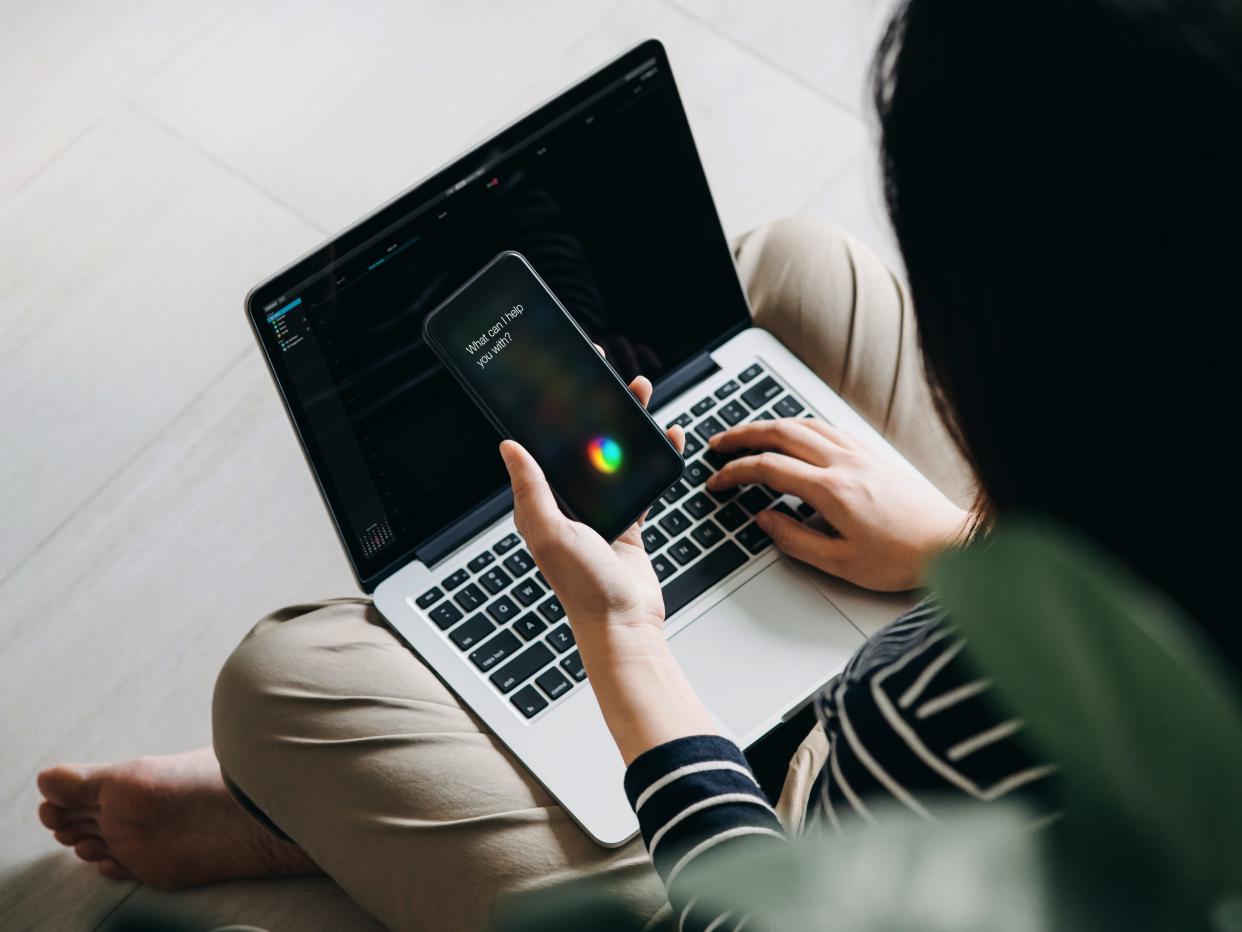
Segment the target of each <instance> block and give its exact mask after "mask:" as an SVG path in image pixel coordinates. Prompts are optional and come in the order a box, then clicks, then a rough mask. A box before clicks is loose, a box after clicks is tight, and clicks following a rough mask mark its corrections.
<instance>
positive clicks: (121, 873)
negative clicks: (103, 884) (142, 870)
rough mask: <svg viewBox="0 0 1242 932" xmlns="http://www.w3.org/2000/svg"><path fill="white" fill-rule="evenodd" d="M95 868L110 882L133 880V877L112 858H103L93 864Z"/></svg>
mask: <svg viewBox="0 0 1242 932" xmlns="http://www.w3.org/2000/svg"><path fill="white" fill-rule="evenodd" d="M95 867H97V868H98V869H99V873H101V874H103V875H104V876H105V877H109V878H111V879H112V880H133V879H134V875H133V874H131V873H130V872H129V871H127V870H126V869H125V868H123V867H122V866H121V865H120V864H119V863H117V862H116V861H114V860H113V859H112V858H103V859H102V860H99V861H96V862H95Z"/></svg>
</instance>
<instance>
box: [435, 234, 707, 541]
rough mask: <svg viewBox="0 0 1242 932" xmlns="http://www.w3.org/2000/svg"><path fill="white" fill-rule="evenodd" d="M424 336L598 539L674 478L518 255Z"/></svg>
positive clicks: (605, 372)
mask: <svg viewBox="0 0 1242 932" xmlns="http://www.w3.org/2000/svg"><path fill="white" fill-rule="evenodd" d="M423 331H424V335H425V336H426V338H427V341H428V343H429V344H430V345H431V347H432V349H433V350H434V351H435V352H436V354H437V355H438V356H439V357H440V359H441V360H442V361H443V362H444V363H445V365H447V366H448V368H449V369H450V370H451V371H452V372H453V374H454V375H455V376H456V377H457V379H458V381H459V382H461V383H462V385H463V386H464V387H465V388H466V389H467V391H468V392H469V393H470V394H471V396H472V397H473V398H474V400H475V402H476V403H477V404H478V405H479V406H480V407H481V408H482V409H483V411H484V413H485V414H487V415H488V417H489V418H490V419H491V420H492V423H494V424H495V425H496V427H497V429H498V430H499V431H500V432H501V433H502V434H503V435H505V436H507V437H511V438H512V439H514V440H516V441H517V442H518V443H520V444H522V446H524V447H525V448H526V449H527V450H529V451H530V453H531V455H532V456H534V458H535V460H536V462H538V463H539V465H540V466H541V467H542V468H543V471H544V475H546V476H547V478H548V483H549V484H550V485H551V486H552V488H553V490H554V491H555V492H556V493H557V495H559V496H560V498H561V501H562V503H563V504H564V506H565V508H566V510H567V511H568V512H569V513H570V515H571V516H572V517H573V518H575V519H577V520H579V521H581V522H583V523H584V524H587V525H589V526H590V527H592V528H594V529H595V530H596V531H598V532H599V534H600V535H601V536H603V537H604V538H605V539H606V540H610V541H611V540H613V539H615V538H616V537H617V536H618V535H620V534H621V533H622V532H623V531H624V530H625V529H626V528H627V527H628V526H629V525H630V524H631V523H633V522H634V521H635V520H636V519H637V518H638V517H639V515H640V514H641V513H642V512H643V511H644V510H645V509H646V508H647V507H648V506H650V505H651V503H652V502H653V501H655V500H656V498H658V497H659V496H660V495H661V494H662V493H663V492H664V491H665V490H666V489H667V488H668V487H669V486H670V485H672V483H673V482H674V481H676V480H677V478H678V477H679V476H680V475H681V471H682V467H683V462H682V458H681V456H680V455H679V454H678V453H677V450H676V449H675V448H674V447H673V445H672V444H671V443H670V442H669V440H668V438H667V437H665V436H664V432H663V431H662V430H661V429H660V428H659V426H658V425H656V423H655V422H654V421H653V420H652V419H651V418H650V417H649V416H648V415H647V413H646V411H644V410H643V408H642V406H641V405H640V404H639V403H638V401H637V400H636V399H635V398H634V396H633V395H632V394H630V391H629V389H628V388H627V387H626V385H625V383H624V382H622V381H621V379H620V377H619V376H617V374H616V373H615V372H614V371H613V369H612V367H611V366H609V365H608V363H607V362H605V360H604V359H603V357H601V356H600V355H599V352H598V351H597V350H596V349H595V347H594V346H592V345H591V341H590V340H589V339H588V338H587V336H586V334H585V333H583V331H582V330H581V329H580V328H579V327H578V325H577V324H576V323H575V322H574V320H573V318H572V317H571V316H570V315H569V313H568V312H567V311H566V310H565V308H564V307H562V305H561V303H560V302H559V301H558V300H557V299H556V297H555V296H554V295H553V294H552V292H551V291H550V290H548V287H547V286H546V285H545V284H544V283H543V281H542V280H541V279H540V278H539V276H538V275H537V274H536V273H535V270H534V269H533V268H531V266H530V264H529V263H528V262H527V261H526V259H525V258H523V257H522V256H521V255H519V254H518V253H515V252H504V253H501V254H500V255H499V256H497V257H496V258H495V259H493V260H492V261H491V262H490V263H488V264H487V265H486V266H485V267H484V268H483V270H482V271H480V272H479V273H478V274H477V275H476V276H475V277H474V278H472V279H471V280H470V281H469V282H467V283H466V284H465V285H464V286H463V287H462V288H461V289H460V290H458V291H457V292H456V293H455V294H453V295H452V296H451V297H450V298H449V299H448V300H447V301H445V302H444V303H443V304H442V305H440V306H439V307H438V308H436V309H435V310H434V311H432V312H431V313H430V314H429V315H427V319H426V321H425V322H424V324H423ZM445 439H446V440H447V439H448V438H445Z"/></svg>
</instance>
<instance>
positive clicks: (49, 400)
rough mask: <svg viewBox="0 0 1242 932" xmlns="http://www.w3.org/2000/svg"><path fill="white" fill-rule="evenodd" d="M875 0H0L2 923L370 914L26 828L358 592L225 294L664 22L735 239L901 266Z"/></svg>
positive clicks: (158, 744) (357, 918)
mask: <svg viewBox="0 0 1242 932" xmlns="http://www.w3.org/2000/svg"><path fill="white" fill-rule="evenodd" d="M886 6H887V3H886V2H878V3H877V0H779V2H765V3H763V4H758V3H753V2H749V0H623V2H606V3H605V2H585V0H538V2H528V3H522V4H516V3H504V2H501V0H493V2H478V0H459V2H456V3H446V2H430V0H422V2H410V0H363V2H352V3H348V4H347V3H345V2H343V0H313V2H305V0H304V2H301V3H293V2H277V0H262V2H254V0H252V2H247V3H242V2H240V0H207V2H201V3H196V4H184V3H178V2H175V0H122V2H116V3H109V4H80V3H75V2H71V0H45V2H41V3H38V4H17V3H15V2H8V3H0V80H2V82H3V85H4V86H5V87H6V88H7V89H8V91H9V92H8V93H6V94H5V95H4V96H3V98H2V99H0V138H2V139H3V140H4V144H3V145H2V146H0V328H2V329H0V333H2V336H0V412H2V414H0V436H3V437H4V441H3V456H2V457H0V507H2V508H3V514H4V521H3V525H2V526H0V605H3V606H4V608H3V610H2V612H0V709H3V715H0V747H3V748H4V760H5V766H4V768H3V771H2V772H0V927H3V928H5V929H46V928H56V929H68V930H78V929H81V930H88V929H93V928H95V927H96V926H97V925H98V923H99V922H100V921H101V920H102V919H103V917H104V916H105V915H106V914H108V913H109V911H111V910H114V909H116V908H118V907H119V908H123V909H133V908H136V907H141V906H144V905H145V906H152V905H167V904H168V903H171V902H175V903H176V904H177V905H178V906H180V907H182V908H184V909H188V910H190V911H192V912H193V913H194V914H195V915H198V916H201V917H203V920H204V922H206V921H207V919H208V917H210V918H214V919H217V920H219V921H220V922H222V923H223V922H244V923H249V924H256V925H264V926H267V927H268V928H270V929H273V930H284V929H298V930H308V929H312V930H313V929H342V928H371V927H372V924H371V923H370V922H369V920H367V919H366V918H365V917H364V916H362V915H361V914H360V913H359V912H357V911H356V910H355V909H354V908H353V907H352V906H351V904H350V903H349V902H348V901H347V900H346V899H345V898H344V896H343V895H342V894H340V893H339V892H338V891H336V890H335V888H334V887H332V885H331V884H330V883H328V882H326V881H293V882H281V883H252V884H231V885H227V886H222V887H217V888H211V889H207V890H203V891H198V892H196V893H194V894H192V895H179V896H177V897H175V898H170V897H169V896H167V895H157V894H155V893H153V892H152V891H149V890H145V889H138V888H135V886H134V885H132V884H119V883H111V882H107V881H103V880H100V879H99V878H97V877H95V876H94V874H93V872H91V871H90V870H87V869H86V868H83V867H81V866H80V865H78V864H77V863H75V862H74V861H73V860H72V859H71V858H69V857H67V856H66V855H64V854H63V853H61V852H60V850H59V848H58V847H57V846H55V845H54V844H53V843H52V841H51V839H50V838H49V837H48V836H47V835H46V833H45V832H44V831H43V830H42V829H41V828H40V827H39V826H38V824H37V823H36V821H35V817H34V810H35V805H36V794H35V792H34V781H33V777H34V773H35V771H36V770H37V769H38V768H39V767H40V766H42V765H44V764H46V763H49V762H53V761H57V760H62V759H110V758H115V757H120V756H131V755H135V754H140V753H144V752H152V751H156V752H158V751H171V750H179V749H184V748H188V747H192V746H195V745H199V744H202V743H205V742H206V741H207V740H208V738H209V731H208V729H209V719H208V704H209V699H210V692H211V687H212V682H213V677H214V673H215V670H216V669H217V668H218V666H219V664H220V662H221V661H222V659H223V658H224V657H225V655H226V654H227V652H228V651H229V649H230V648H231V647H232V645H233V644H234V643H235V642H236V641H237V639H238V638H239V637H240V636H241V634H242V633H243V632H244V631H245V630H246V628H247V627H248V626H249V625H250V623H251V622H252V621H253V619H254V618H255V617H256V616H257V615H259V614H261V613H263V612H265V611H266V610H268V609H271V608H273V607H276V606H278V605H280V604H283V603H287V602H290V601H296V600H301V599H306V598H312V597H320V596H326V595H333V594H340V593H348V592H351V591H353V583H352V579H351V577H350V574H349V571H348V568H347V567H346V565H345V562H344V559H343V558H342V556H341V554H340V552H339V550H338V549H337V545H336V542H335V540H334V537H333V534H332V531H331V528H330V526H329V524H328V521H327V518H326V516H325V515H324V513H323V508H322V506H321V505H320V502H319V500H318V497H317V495H316V493H315V490H314V488H313V486H312V484H311V481H310V479H309V476H308V474H307V472H306V469H305V467H304V465H303V463H302V460H301V456H300V454H299V453H298V451H297V449H296V447H295V445H294V441H293V438H292V436H291V435H290V433H289V430H288V429H287V427H286V426H285V421H284V418H283V415H282V414H281V413H280V410H279V407H278V404H277V401H276V399H275V397H274V393H273V392H272V389H271V385H270V382H269V381H268V379H267V376H266V375H265V373H264V372H263V371H262V367H261V363H260V361H259V358H258V355H257V353H256V352H255V349H254V347H253V345H252V340H251V337H250V335H249V333H248V331H247V328H246V326H245V325H244V322H243V318H242V313H241V299H242V296H243V295H244V294H245V291H246V290H247V288H248V287H249V286H250V285H251V284H252V283H253V282H254V281H256V280H257V279H259V278H260V277H261V276H262V275H264V274H265V273H267V272H269V271H271V270H273V269H275V268H277V267H279V266H280V265H282V264H284V262H286V261H287V260H289V259H291V258H293V257H294V256H296V255H298V254H300V253H301V252H303V251H305V250H306V249H307V248H308V247H310V246H311V245H313V244H314V243H315V242H316V241H318V240H319V239H321V238H322V237H324V236H325V235H327V234H328V233H329V232H331V231H333V230H335V229H338V228H340V227H342V226H344V225H346V224H348V223H349V222H350V221H351V220H353V219H354V218H355V217H356V216H358V215H360V214H362V213H364V212H365V211H367V210H368V209H370V208H371V207H373V206H374V205H375V204H377V203H379V202H381V201H384V200H386V199H388V198H389V197H390V196H391V195H392V194H394V193H395V192H397V191H398V190H400V189H402V188H404V187H406V186H408V185H409V184H410V183H411V182H413V181H415V180H416V179H417V178H418V177H419V176H420V175H421V174H423V173H424V172H426V171H428V170H430V169H431V168H433V167H435V166H436V165H438V164H440V163H441V162H443V161H444V160H446V159H447V158H449V157H451V156H452V155H453V154H454V153H455V152H456V151H458V150H460V149H462V148H464V147H465V146H466V145H467V144H469V143H470V142H472V141H474V140H476V139H478V138H479V137H481V136H483V135H484V134H486V133H487V132H488V131H489V130H490V129H492V128H495V127H496V126H499V125H501V124H503V123H505V122H508V121H509V120H510V119H512V118H513V117H514V116H515V115H517V114H518V113H519V112H521V110H523V109H524V108H526V107H528V106H530V105H532V104H533V103H536V102H538V101H540V100H542V99H544V98H545V97H547V96H549V95H550V94H552V93H553V92H555V91H556V90H557V89H558V88H560V87H561V86H563V85H565V84H566V83H568V82H570V81H572V80H573V79H574V78H575V77H576V76H578V75H579V74H581V73H583V72H585V71H586V70H588V69H590V68H591V67H593V66H594V65H596V64H598V63H600V62H601V61H603V60H604V59H606V58H608V57H610V56H612V55H614V54H616V53H618V52H620V51H622V50H623V49H624V48H626V47H627V46H628V45H630V44H632V43H634V42H635V41H637V40H639V39H641V38H646V37H648V36H656V37H659V38H661V39H663V40H664V41H665V42H666V44H667V45H668V47H669V50H670V54H671V57H672V62H673V66H674V69H675V72H676V74H677V77H678V80H679V83H680V84H681V88H682V93H683V96H684V97H685V99H686V102H687V106H688V109H689V111H690V119H691V124H692V126H693V128H694V131H695V134H696V138H697V140H698V142H699V146H700V150H701V152H702V154H703V158H704V160H705V163H706V165H707V171H708V176H709V178H710V180H711V183H712V186H713V190H714V191H715V194H716V197H717V204H718V206H719V208H720V211H721V214H722V217H723V220H724V222H725V225H726V227H727V228H728V230H729V232H730V233H739V232H742V231H743V230H745V229H747V228H749V227H751V226H753V225H755V224H757V223H760V222H763V221H764V220H767V219H771V218H775V217H778V216H781V215H788V214H798V213H806V214H814V215H817V216H822V217H825V218H827V219H831V220H834V221H835V222H837V223H839V224H841V225H843V226H845V227H847V228H849V229H852V230H855V231H856V232H857V234H858V235H859V236H860V237H861V238H862V239H864V240H866V241H868V242H870V243H872V245H874V246H875V247H876V248H878V249H879V250H880V251H881V252H882V253H883V254H884V255H885V256H886V257H888V258H890V260H893V259H895V257H896V251H895V249H894V247H893V245H892V241H891V237H890V236H889V234H888V232H887V228H886V226H885V225H884V223H883V220H882V213H881V211H880V207H879V201H878V195H877V193H876V191H877V185H876V183H875V179H874V170H873V164H874V152H873V149H874V147H873V144H872V142H871V133H870V131H869V129H868V124H867V123H866V121H865V120H864V119H863V118H862V114H863V113H864V112H865V110H864V106H863V103H862V101H863V96H864V95H863V90H862V88H863V73H864V67H865V62H866V55H867V50H868V49H869V47H870V45H871V44H872V43H873V42H874V40H875V37H876V36H877V35H878V30H879V28H880V24H881V22H882V13H883V9H884V8H885V7H886Z"/></svg>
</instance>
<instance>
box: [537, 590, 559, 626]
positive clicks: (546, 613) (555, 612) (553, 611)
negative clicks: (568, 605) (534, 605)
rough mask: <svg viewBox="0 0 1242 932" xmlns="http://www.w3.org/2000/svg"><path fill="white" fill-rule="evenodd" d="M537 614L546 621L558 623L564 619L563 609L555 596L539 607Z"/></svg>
mask: <svg viewBox="0 0 1242 932" xmlns="http://www.w3.org/2000/svg"><path fill="white" fill-rule="evenodd" d="M539 614H540V615H542V616H543V617H544V618H546V619H548V621H560V620H561V619H562V618H564V617H565V607H564V606H563V605H561V603H560V601H559V600H558V599H557V598H556V596H552V598H550V599H548V601H546V602H544V603H543V604H542V605H540V606H539Z"/></svg>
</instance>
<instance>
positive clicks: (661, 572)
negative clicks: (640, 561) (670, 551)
mask: <svg viewBox="0 0 1242 932" xmlns="http://www.w3.org/2000/svg"><path fill="white" fill-rule="evenodd" d="M651 568H652V569H653V570H655V574H656V578H657V579H659V580H660V582H664V580H666V579H668V578H669V577H670V576H672V575H673V574H674V573H676V572H677V567H676V566H674V565H673V561H672V560H670V559H669V558H668V557H666V556H665V555H664V554H660V555H659V556H658V557H652V558H651Z"/></svg>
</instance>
